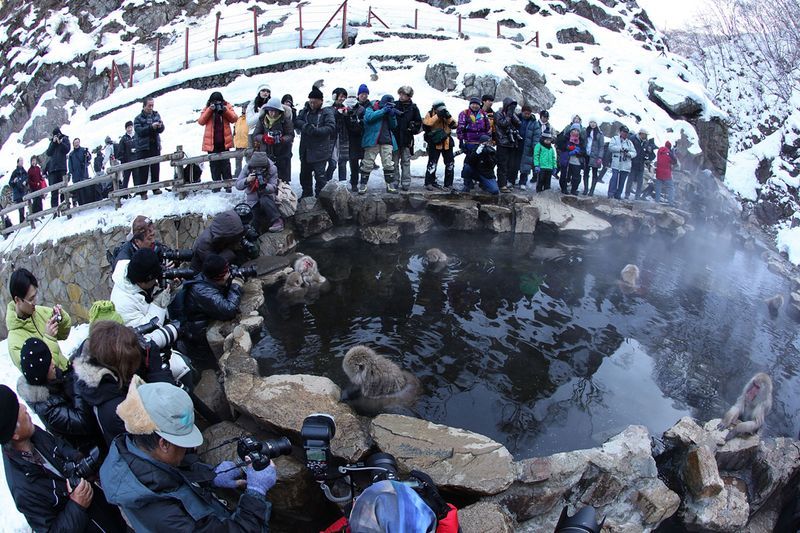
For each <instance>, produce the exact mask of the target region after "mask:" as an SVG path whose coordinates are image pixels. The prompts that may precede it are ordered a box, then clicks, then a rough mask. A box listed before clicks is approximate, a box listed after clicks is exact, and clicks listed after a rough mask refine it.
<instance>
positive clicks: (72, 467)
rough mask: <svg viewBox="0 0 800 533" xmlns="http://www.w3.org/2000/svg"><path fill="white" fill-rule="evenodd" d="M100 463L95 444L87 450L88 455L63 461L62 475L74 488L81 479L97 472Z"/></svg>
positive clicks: (98, 452) (98, 450)
mask: <svg viewBox="0 0 800 533" xmlns="http://www.w3.org/2000/svg"><path fill="white" fill-rule="evenodd" d="M102 463H103V462H102V461H101V460H100V448H98V447H97V446H95V447H94V448H92V449H91V450H90V451H89V455H87V456H86V457H84V458H83V459H81V460H80V461H66V462H64V472H63V473H64V477H66V478H67V480H69V484H70V486H71V487H72V488H73V489H74V488H75V487H77V486H78V483H80V482H81V479H87V478H89V477H90V476H92V475H93V474H95V473H97V470H98V469H99V468H100V465H101V464H102Z"/></svg>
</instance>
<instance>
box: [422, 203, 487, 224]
mask: <svg viewBox="0 0 800 533" xmlns="http://www.w3.org/2000/svg"><path fill="white" fill-rule="evenodd" d="M428 210H429V211H430V212H431V213H433V215H434V216H435V217H436V219H437V220H438V221H439V223H440V224H442V225H443V226H444V227H446V228H449V229H457V230H475V229H478V228H479V227H480V224H479V220H478V203H477V202H475V201H472V200H438V199H437V200H431V201H429V202H428Z"/></svg>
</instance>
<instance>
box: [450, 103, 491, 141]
mask: <svg viewBox="0 0 800 533" xmlns="http://www.w3.org/2000/svg"><path fill="white" fill-rule="evenodd" d="M484 134H485V135H491V126H490V125H489V117H487V116H486V113H485V112H484V111H483V110H482V109H479V110H478V112H477V113H473V112H472V110H471V109H469V108H467V109H465V110H464V111H462V112H461V113H460V114H459V115H458V129H457V130H456V137H458V140H459V141H463V142H465V143H468V144H478V143H479V142H480V137H481V135H484Z"/></svg>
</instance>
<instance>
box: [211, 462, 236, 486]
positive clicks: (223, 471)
mask: <svg viewBox="0 0 800 533" xmlns="http://www.w3.org/2000/svg"><path fill="white" fill-rule="evenodd" d="M214 472H215V473H216V474H217V475H216V477H214V481H212V482H211V484H212V485H214V486H215V487H217V488H220V489H235V488H237V487H239V481H242V480H239V479H237V478H238V477H240V476H241V474H242V471H241V469H239V468H236V464H235V463H234V462H233V461H222V462H221V463H220V464H218V465H217V467H216V468H215V469H214Z"/></svg>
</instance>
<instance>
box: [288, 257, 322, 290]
mask: <svg viewBox="0 0 800 533" xmlns="http://www.w3.org/2000/svg"><path fill="white" fill-rule="evenodd" d="M293 267H294V271H295V272H297V273H298V274H300V276H301V277H302V279H303V283H304V284H305V285H306V286H315V285H316V286H319V285H322V284H324V283H325V282H327V281H328V280H326V279H325V277H324V276H323V275H322V274H320V273H319V267H318V266H317V262H316V261H314V259H313V258H312V257H311V256H308V255H301V256H300V257H298V258H297V260H296V261H295V262H294V265H293Z"/></svg>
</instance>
